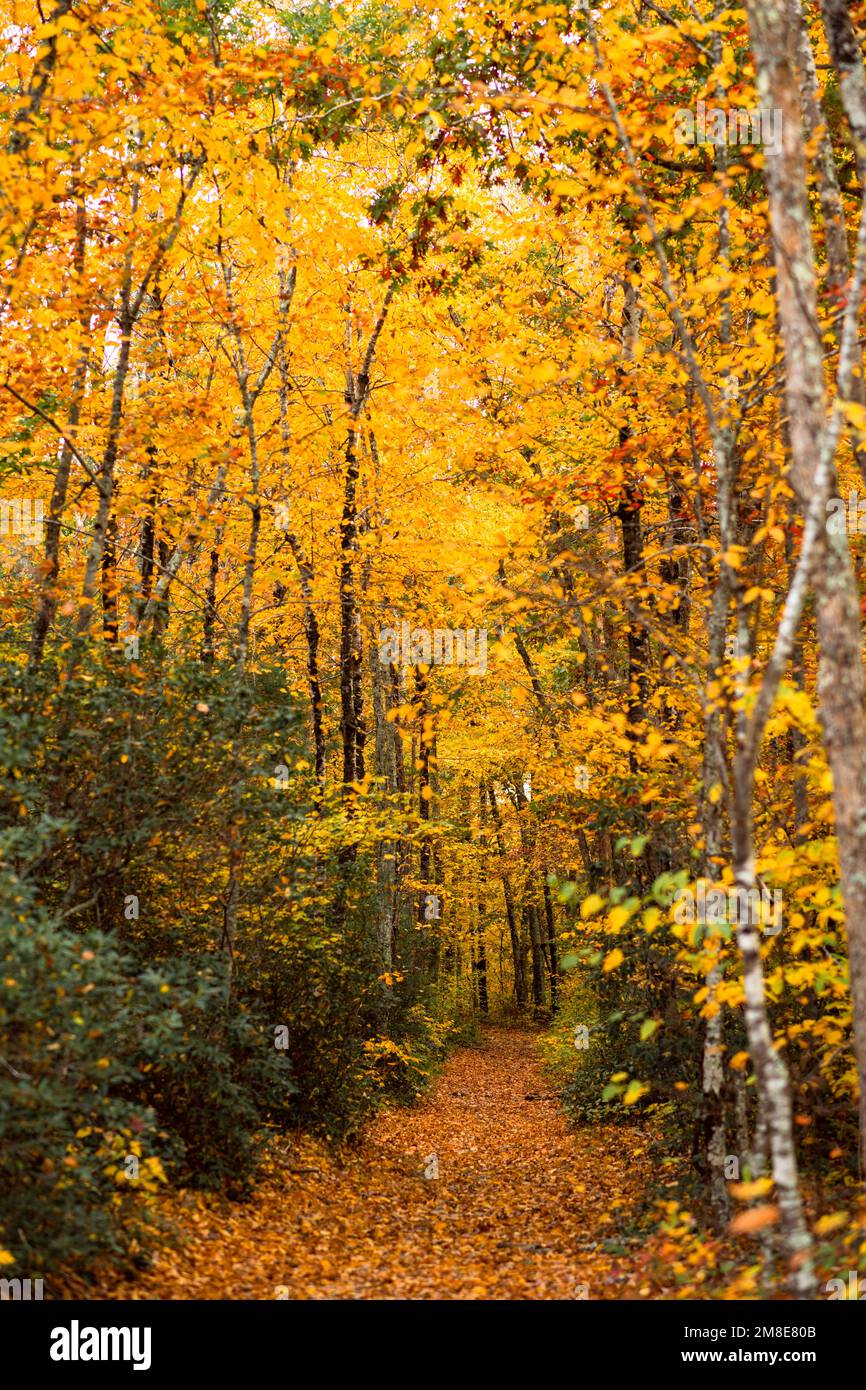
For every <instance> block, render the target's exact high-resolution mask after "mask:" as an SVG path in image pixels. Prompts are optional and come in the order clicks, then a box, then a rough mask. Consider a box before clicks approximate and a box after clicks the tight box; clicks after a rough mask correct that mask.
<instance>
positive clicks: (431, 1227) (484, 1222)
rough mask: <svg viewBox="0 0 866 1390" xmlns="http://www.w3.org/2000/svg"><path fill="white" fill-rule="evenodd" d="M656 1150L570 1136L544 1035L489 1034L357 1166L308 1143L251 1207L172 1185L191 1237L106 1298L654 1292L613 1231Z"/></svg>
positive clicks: (376, 1130)
mask: <svg viewBox="0 0 866 1390" xmlns="http://www.w3.org/2000/svg"><path fill="white" fill-rule="evenodd" d="M645 1146H646V1139H645V1136H643V1135H641V1133H640V1131H638V1130H635V1129H631V1128H629V1129H622V1128H617V1129H612V1128H600V1127H595V1128H591V1129H584V1130H581V1131H580V1132H579V1133H577V1134H574V1133H569V1132H568V1131H567V1129H566V1124H565V1120H564V1117H563V1115H562V1112H561V1110H560V1108H559V1106H558V1104H557V1103H556V1101H555V1099H554V1098H553V1096H552V1095H551V1094H550V1086H549V1084H548V1083H547V1081H546V1080H545V1078H544V1076H543V1074H542V1072H541V1068H540V1066H539V1061H538V1052H537V1045H536V1040H535V1038H534V1036H533V1035H532V1034H528V1033H520V1032H511V1031H505V1030H490V1031H489V1032H487V1033H486V1034H485V1038H484V1043H483V1045H482V1046H481V1047H479V1048H463V1049H460V1050H459V1051H457V1052H455V1053H454V1054H453V1055H452V1057H451V1058H450V1060H449V1061H448V1063H447V1066H446V1067H445V1070H444V1071H443V1073H442V1075H441V1076H440V1078H439V1079H438V1080H437V1082H436V1084H435V1085H434V1087H433V1088H432V1090H431V1092H430V1094H429V1096H428V1097H426V1098H425V1100H424V1101H423V1102H422V1103H421V1104H420V1105H418V1106H416V1107H413V1108H411V1109H404V1110H392V1111H389V1112H387V1113H385V1114H382V1115H380V1116H379V1117H378V1119H377V1120H376V1121H375V1122H374V1124H373V1125H372V1126H371V1127H370V1130H369V1131H368V1134H367V1137H366V1138H365V1140H364V1142H363V1144H362V1145H361V1146H360V1148H359V1149H358V1150H357V1151H355V1152H354V1153H352V1154H350V1155H349V1157H348V1159H347V1160H345V1162H344V1163H343V1164H342V1165H337V1164H335V1163H333V1162H332V1161H330V1160H329V1159H327V1158H326V1157H325V1155H324V1154H323V1152H322V1150H321V1149H320V1148H319V1147H317V1146H314V1145H312V1144H310V1143H309V1142H305V1143H304V1144H302V1145H301V1147H300V1148H298V1149H296V1150H294V1151H293V1153H292V1155H291V1157H290V1158H289V1159H288V1160H287V1165H288V1171H285V1170H280V1169H276V1170H275V1172H274V1176H273V1179H271V1180H269V1181H267V1182H266V1183H265V1184H263V1185H262V1187H260V1188H259V1189H258V1190H257V1192H256V1194H255V1197H254V1198H253V1200H252V1201H251V1202H249V1203H246V1204H241V1205H230V1204H227V1203H217V1202H214V1201H213V1200H209V1201H208V1200H204V1199H202V1198H201V1197H199V1196H197V1195H196V1196H193V1195H192V1194H187V1195H186V1197H185V1198H184V1197H179V1198H176V1199H175V1198H173V1199H170V1201H169V1203H168V1205H169V1207H170V1210H171V1214H172V1216H173V1217H174V1219H175V1220H176V1221H177V1223H178V1225H179V1226H180V1228H181V1233H182V1234H181V1240H180V1242H179V1244H178V1245H177V1246H176V1247H175V1248H173V1249H167V1250H165V1251H164V1252H163V1253H161V1254H160V1255H158V1257H157V1258H156V1260H155V1261H154V1264H153V1266H152V1267H151V1269H149V1270H148V1272H147V1273H146V1274H145V1275H144V1276H142V1277H140V1278H139V1279H137V1280H136V1281H135V1282H125V1283H123V1284H120V1285H118V1284H114V1285H113V1286H112V1287H111V1288H108V1287H104V1288H101V1289H100V1292H99V1296H101V1297H117V1298H130V1297H131V1298H171V1299H183V1298H253V1299H273V1298H277V1297H284V1298H285V1297H288V1298H319V1299H321V1298H361V1299H365V1298H421V1299H436V1298H447V1299H472V1298H498V1299H508V1298H531V1299H552V1298H568V1299H574V1298H581V1297H589V1298H622V1297H634V1296H639V1294H638V1279H637V1271H636V1270H635V1268H634V1267H633V1264H631V1263H630V1261H629V1260H628V1259H627V1258H624V1257H621V1256H617V1255H615V1254H610V1253H606V1252H605V1251H604V1249H603V1248H602V1242H604V1241H605V1240H606V1239H609V1238H611V1237H613V1238H615V1237H616V1233H617V1226H618V1211H619V1212H620V1213H621V1212H623V1211H625V1212H626V1213H627V1211H628V1209H629V1207H630V1206H631V1205H632V1202H633V1201H634V1199H635V1198H636V1197H637V1196H638V1194H639V1192H640V1190H641V1189H642V1187H643V1186H644V1181H645V1175H646V1169H647V1162H648V1160H647V1157H646V1152H645ZM433 1155H435V1158H436V1161H437V1163H438V1172H439V1176H438V1178H435V1177H431V1178H425V1177H424V1169H425V1162H426V1160H428V1158H429V1157H430V1156H433ZM427 1167H428V1169H432V1165H429V1164H428V1165H427Z"/></svg>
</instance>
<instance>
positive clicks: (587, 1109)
mask: <svg viewBox="0 0 866 1390" xmlns="http://www.w3.org/2000/svg"><path fill="white" fill-rule="evenodd" d="M864 39H866V5H856V4H854V5H850V6H849V5H847V4H846V3H845V0H821V3H820V4H805V3H802V4H801V0H747V4H746V6H745V9H739V8H727V7H724V6H722V5H721V4H715V3H713V4H711V3H709V0H673V3H672V4H671V5H670V6H665V5H662V4H655V3H652V2H651V0H609V3H605V4H599V5H597V6H589V5H587V4H586V3H579V0H577V2H575V3H560V2H559V0H552V2H551V3H545V4H538V3H535V4H530V3H512V0H496V3H495V4H493V3H490V0H477V2H476V0H454V3H450V0H397V2H396V3H386V2H385V0H357V3H356V0H347V3H345V4H343V5H339V6H337V5H329V4H327V3H319V0H313V3H303V0H237V3H235V0H41V3H40V2H39V0H37V3H33V2H32V0H3V2H2V52H0V109H2V117H0V120H2V130H0V151H2V152H0V316H2V349H0V576H2V579H0V607H2V626H0V957H2V969H0V1262H3V1263H4V1265H5V1266H6V1267H5V1268H4V1270H3V1273H4V1274H8V1275H10V1276H12V1275H21V1276H33V1277H36V1276H37V1275H39V1274H41V1273H45V1274H46V1278H47V1277H48V1276H49V1275H51V1274H53V1275H54V1276H55V1278H59V1277H60V1275H61V1273H62V1274H63V1276H64V1277H66V1275H67V1274H69V1276H70V1277H75V1278H83V1277H86V1278H89V1277H96V1275H95V1274H94V1271H98V1270H99V1268H100V1267H102V1266H103V1265H104V1264H105V1262H106V1261H108V1262H109V1263H111V1264H113V1265H114V1266H116V1267H121V1268H132V1269H136V1268H138V1269H143V1268H145V1267H146V1265H147V1262H148V1260H149V1258H150V1254H151V1252H152V1251H153V1249H154V1248H155V1246H158V1245H159V1244H160V1242H162V1241H165V1240H170V1235H169V1234H167V1233H166V1232H165V1231H163V1230H162V1229H161V1228H160V1227H159V1222H160V1210H161V1208H162V1207H163V1205H164V1204H165V1203H166V1202H168V1200H169V1194H170V1193H171V1192H174V1191H177V1190H184V1191H186V1190H189V1191H193V1192H201V1191H203V1192H205V1193H211V1194H219V1195H224V1196H227V1197H228V1198H230V1199H231V1200H232V1201H235V1200H237V1201H239V1202H244V1201H247V1202H249V1201H255V1200H256V1195H255V1194H256V1192H257V1191H258V1188H259V1185H260V1184H261V1182H262V1181H263V1180H264V1179H263V1173H265V1172H267V1171H270V1168H269V1165H271V1164H272V1161H273V1160H272V1154H273V1151H274V1145H275V1144H277V1145H278V1144H282V1143H283V1142H285V1141H288V1142H290V1143H294V1142H301V1141H300V1140H298V1138H297V1136H306V1137H309V1138H310V1139H311V1140H313V1139H314V1140H316V1141H317V1142H319V1141H320V1142H321V1145H322V1152H328V1153H334V1152H336V1153H345V1152H350V1151H351V1150H352V1146H353V1145H357V1144H358V1143H360V1142H362V1141H363V1134H364V1132H365V1126H367V1125H368V1123H370V1122H371V1120H372V1117H373V1116H374V1115H375V1114H377V1113H380V1114H381V1113H383V1107H384V1110H385V1111H386V1112H387V1111H388V1109H389V1107H393V1106H395V1105H396V1106H403V1107H407V1106H408V1107H409V1110H408V1112H407V1114H408V1115H409V1116H410V1117H411V1113H412V1107H413V1105H414V1104H415V1103H416V1101H417V1098H418V1097H420V1096H422V1095H423V1094H424V1093H425V1091H426V1088H427V1087H428V1086H429V1084H430V1081H431V1078H432V1077H435V1075H436V1073H437V1072H438V1071H439V1069H440V1068H441V1066H442V1064H443V1061H444V1059H445V1058H446V1056H447V1054H448V1052H449V1049H451V1048H452V1047H454V1046H461V1045H462V1046H464V1047H466V1046H477V1045H479V1044H483V1039H484V1036H485V1028H486V1025H489V1024H492V1025H496V1026H498V1027H500V1028H501V1027H507V1028H514V1029H517V1028H522V1029H524V1030H530V1031H531V1032H532V1034H533V1036H534V1038H535V1043H534V1045H537V1048H538V1051H539V1055H540V1056H541V1058H542V1060H543V1063H544V1067H545V1069H546V1071H545V1075H546V1078H547V1079H546V1081H545V1083H544V1084H545V1085H547V1086H549V1087H550V1088H552V1089H555V1091H556V1093H557V1094H558V1096H559V1098H560V1103H561V1104H562V1105H563V1106H564V1107H565V1111H566V1113H567V1115H568V1116H569V1118H570V1121H571V1122H572V1123H573V1125H574V1126H576V1127H577V1131H578V1132H580V1131H581V1130H584V1131H587V1130H591V1129H592V1127H593V1126H598V1125H605V1126H612V1127H613V1131H612V1132H613V1133H614V1134H615V1133H617V1132H620V1131H621V1133H622V1135H623V1136H627V1135H629V1134H630V1133H633V1132H634V1130H635V1126H637V1127H638V1128H639V1129H640V1132H641V1133H642V1134H643V1133H645V1134H647V1135H648V1136H649V1138H648V1140H647V1143H648V1144H649V1145H650V1150H649V1152H651V1155H652V1163H651V1174H650V1177H649V1179H648V1182H647V1187H646V1190H645V1192H644V1193H643V1196H642V1206H641V1210H640V1212H639V1214H638V1217H637V1218H636V1219H638V1220H639V1221H640V1222H641V1223H642V1225H641V1230H642V1232H643V1234H642V1236H641V1240H642V1241H649V1242H650V1246H649V1247H648V1248H652V1249H653V1250H655V1251H656V1253H657V1255H658V1258H659V1260H660V1262H661V1263H662V1264H664V1265H665V1266H666V1267H667V1270H668V1276H667V1277H668V1280H669V1287H668V1292H669V1293H671V1296H683V1295H684V1294H685V1295H689V1294H693V1295H695V1296H698V1295H699V1296H707V1294H708V1293H709V1294H710V1295H711V1296H716V1295H720V1294H721V1291H722V1290H727V1291H728V1294H729V1295H730V1293H731V1290H733V1296H742V1297H764V1296H771V1295H775V1296H779V1295H782V1296H792V1297H800V1298H811V1297H827V1293H826V1292H825V1287H826V1281H827V1280H828V1279H830V1278H833V1277H838V1278H841V1279H842V1280H843V1281H845V1288H846V1292H845V1293H844V1294H842V1295H840V1296H845V1297H847V1296H854V1297H856V1296H857V1294H856V1290H855V1292H854V1294H853V1295H851V1294H849V1293H848V1292H847V1289H848V1284H847V1280H848V1271H849V1270H855V1271H856V1270H857V1268H858V1259H859V1261H860V1264H861V1265H862V1264H863V1256H862V1255H858V1250H860V1249H861V1248H862V1249H864V1250H866V1245H864V1244H863V1233H864V1225H866V1214H864V1210H863V1208H862V1206H861V1205H859V1203H860V1196H859V1193H860V1184H861V1179H862V1175H863V1166H864V1161H866V703H864V662H863V655H864V645H863V633H862V617H861V614H862V611H863V603H864V598H863V595H864V593H866V576H864V573H863V565H864V555H866V551H864V541H863V540H861V536H862V535H863V533H864V532H866V385H864V375H863V352H862V347H863V340H862V333H863V322H864V318H863V313H862V301H863V293H864V276H866V215H864V214H866V68H864V62H863V42H864ZM529 1099H530V1100H531V1099H532V1097H531V1096H530V1097H529ZM403 1123H404V1124H406V1123H411V1118H410V1120H409V1121H405V1120H404V1121H403ZM293 1136H294V1138H293ZM306 1137H305V1138H304V1140H303V1142H307V1138H306ZM610 1142H611V1144H613V1145H615V1143H616V1142H617V1141H616V1140H615V1139H614V1140H611V1141H610ZM623 1142H625V1141H623ZM427 1176H428V1177H429V1176H431V1174H429V1173H428V1174H427ZM584 1176H585V1179H586V1181H588V1182H591V1181H592V1177H591V1175H586V1174H585V1175H584ZM284 1181H285V1182H287V1183H291V1182H292V1181H294V1179H293V1178H292V1176H291V1175H290V1174H289V1175H288V1176H286V1177H285V1178H284ZM543 1181H544V1155H543V1153H541V1154H539V1156H538V1182H539V1183H542V1184H543ZM557 1220H558V1216H557V1212H556V1211H555V1210H553V1209H551V1212H550V1222H551V1224H552V1225H555V1224H556V1222H557ZM671 1271H673V1272H672V1273H671ZM855 1283H856V1280H855ZM671 1291H672V1292H671ZM594 1296H595V1295H594ZM661 1296H667V1294H666V1293H665V1294H663V1295H661Z"/></svg>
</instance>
